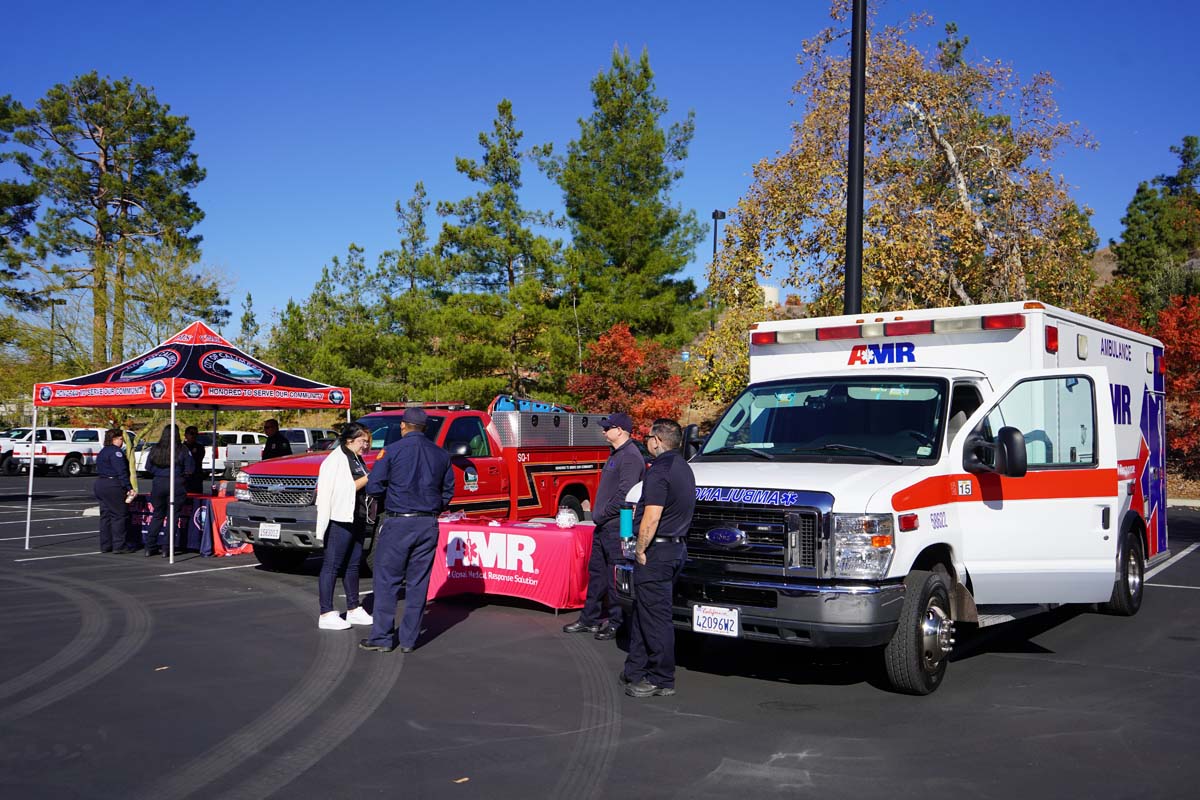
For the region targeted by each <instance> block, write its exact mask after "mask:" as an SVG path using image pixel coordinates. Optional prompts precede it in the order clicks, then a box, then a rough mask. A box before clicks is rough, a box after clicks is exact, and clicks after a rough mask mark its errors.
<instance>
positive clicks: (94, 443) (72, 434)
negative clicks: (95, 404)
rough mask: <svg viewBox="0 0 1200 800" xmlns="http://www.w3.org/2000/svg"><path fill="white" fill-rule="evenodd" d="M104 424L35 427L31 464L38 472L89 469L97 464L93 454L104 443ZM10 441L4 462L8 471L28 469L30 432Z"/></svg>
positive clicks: (67, 474)
mask: <svg viewBox="0 0 1200 800" xmlns="http://www.w3.org/2000/svg"><path fill="white" fill-rule="evenodd" d="M104 432H105V429H104V428H38V430H37V442H35V443H33V466H34V469H35V470H36V471H38V472H43V471H47V470H49V471H52V472H57V473H58V474H60V475H63V476H65V477H68V478H73V477H75V476H76V475H82V474H83V473H84V472H89V471H91V469H92V468H93V467H94V466H95V465H96V456H97V455H99V453H100V450H101V448H103V447H104ZM32 433H33V432H32V431H28V432H27V433H26V434H25V436H24V437H22V438H21V439H19V440H17V441H16V442H14V443H13V452H12V455H11V456H10V457H9V459H8V461H6V462H5V465H4V466H5V471H6V472H7V473H8V474H10V475H13V474H16V473H17V472H24V471H26V470H28V469H29V451H30V444H31V442H30V436H31V435H32Z"/></svg>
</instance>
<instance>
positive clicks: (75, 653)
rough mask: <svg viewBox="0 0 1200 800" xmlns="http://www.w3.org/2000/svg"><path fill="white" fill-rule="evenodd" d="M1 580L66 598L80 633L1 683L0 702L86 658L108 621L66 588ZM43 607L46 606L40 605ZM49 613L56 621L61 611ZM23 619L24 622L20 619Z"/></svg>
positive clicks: (15, 579)
mask: <svg viewBox="0 0 1200 800" xmlns="http://www.w3.org/2000/svg"><path fill="white" fill-rule="evenodd" d="M0 580H6V581H12V582H14V583H18V584H22V585H23V586H27V587H29V588H32V589H36V590H37V591H39V592H40V591H47V590H48V591H50V592H53V593H54V594H57V595H59V596H60V597H63V598H66V599H67V600H68V601H70V602H71V603H72V604H73V605H74V606H75V608H76V609H77V610H78V611H79V630H78V631H76V633H75V637H74V638H73V639H72V640H71V641H70V642H69V643H68V644H67V645H66V646H65V647H63V648H62V649H61V650H59V651H58V652H57V653H55V654H54V655H53V656H51V657H50V658H48V659H46V660H45V661H43V662H41V663H40V664H38V665H36V666H34V667H32V668H30V669H29V670H27V671H26V672H24V673H22V674H20V675H17V676H15V677H13V678H9V679H8V680H6V681H4V682H3V683H0V700H3V699H4V698H6V697H11V696H12V695H14V694H17V693H18V692H23V691H25V690H26V689H28V688H30V687H31V686H34V685H36V684H38V683H40V682H41V681H44V680H46V679H47V678H49V677H50V676H52V675H54V673H56V672H60V671H62V670H64V669H66V668H67V667H69V666H71V665H72V664H74V663H75V662H76V661H79V660H80V659H81V658H83V657H84V656H86V655H87V654H88V652H89V651H91V650H92V648H94V647H95V646H96V645H97V644H98V643H100V642H102V641H103V640H104V636H105V634H106V633H108V628H109V623H110V617H109V614H108V611H107V610H106V609H105V608H104V607H103V606H101V605H100V604H98V603H95V602H92V601H91V600H90V599H89V598H88V596H87V595H85V594H84V593H83V592H80V591H78V590H76V589H71V588H68V587H65V586H55V585H54V584H53V583H47V582H46V581H31V580H28V579H26V578H18V577H16V576H15V575H3V576H0ZM42 605H43V606H44V605H45V603H44V602H43V603H42ZM50 613H52V614H53V615H54V618H55V619H61V618H62V611H61V610H54V611H53V612H47V615H49V614H50ZM22 619H26V617H25V616H24V615H23V616H22Z"/></svg>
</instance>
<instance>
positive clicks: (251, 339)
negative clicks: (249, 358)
mask: <svg viewBox="0 0 1200 800" xmlns="http://www.w3.org/2000/svg"><path fill="white" fill-rule="evenodd" d="M234 344H236V345H237V346H238V347H239V348H240V349H241V350H242V351H243V352H245V353H249V354H250V355H254V351H255V350H257V349H258V320H257V319H256V318H255V316H254V297H253V296H251V294H250V292H246V299H245V300H244V301H242V319H241V331H240V332H239V333H238V338H237V339H236V340H234Z"/></svg>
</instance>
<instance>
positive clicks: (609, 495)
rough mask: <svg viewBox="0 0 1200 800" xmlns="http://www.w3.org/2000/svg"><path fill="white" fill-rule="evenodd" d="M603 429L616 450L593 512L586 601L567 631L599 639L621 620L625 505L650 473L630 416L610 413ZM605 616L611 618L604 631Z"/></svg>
mask: <svg viewBox="0 0 1200 800" xmlns="http://www.w3.org/2000/svg"><path fill="white" fill-rule="evenodd" d="M600 427H601V428H603V429H604V438H605V439H607V440H608V444H609V446H610V447H612V449H613V451H612V454H611V455H610V456H609V457H608V461H607V462H606V463H605V464H604V469H603V470H601V471H600V486H599V488H598V489H597V490H596V505H595V506H594V508H595V510H594V511H593V512H592V521H593V522H595V523H596V530H595V531H594V532H593V533H592V555H591V558H590V559H589V560H588V588H587V600H585V601H584V604H583V611H582V612H581V613H580V614H579V619H578V620H576V621H575V622H572V623H570V624H569V625H564V626H563V633H593V634H595V636H596V638H597V639H612V638H613V637H615V636H616V635H617V629H618V628H620V627H621V623H622V621H623V620H622V614H621V606H620V605H618V603H617V589H616V586H615V585H614V584H613V567H615V566H616V565H617V564H623V563H625V557H624V556H623V555H621V529H620V514H621V506H622V505H623V504H624V503H625V495H627V494H628V493H629V490H630V489H632V488H633V487H634V486H636V485H637V484H638V482H639V481H641V479H642V476H643V475H644V474H645V473H646V462H645V460H644V459H643V458H642V454H641V453H640V452H639V451H638V449H637V445H636V444H635V443H634V441H633V437H632V435H631V434H632V433H633V420H631V419H630V418H629V415H628V414H623V413H622V414H610V415H609V416H608V417H607V418H606V419H605V420H604V421H603V422H601V423H600ZM602 617H605V618H607V620H608V621H607V622H606V623H605V624H604V627H603V628H602V627H600V619H601V618H602Z"/></svg>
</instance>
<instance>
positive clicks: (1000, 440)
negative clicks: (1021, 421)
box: [963, 426, 1027, 478]
mask: <svg viewBox="0 0 1200 800" xmlns="http://www.w3.org/2000/svg"><path fill="white" fill-rule="evenodd" d="M963 469H964V470H966V471H967V472H970V473H972V474H975V475H978V474H980V473H984V472H994V473H996V474H997V475H1003V476H1005V477H1008V478H1023V477H1025V472H1026V471H1027V470H1026V453H1025V435H1024V434H1023V433H1021V431H1019V430H1018V429H1016V428H1013V427H1008V426H1006V427H1003V428H1001V429H1000V430H999V432H998V433H997V434H996V441H994V442H989V441H988V440H987V439H985V438H984V437H983V435H982V433H981V432H979V431H978V430H977V431H974V432H972V433H971V435H970V436H968V437H967V441H966V446H965V447H964V449H963Z"/></svg>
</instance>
